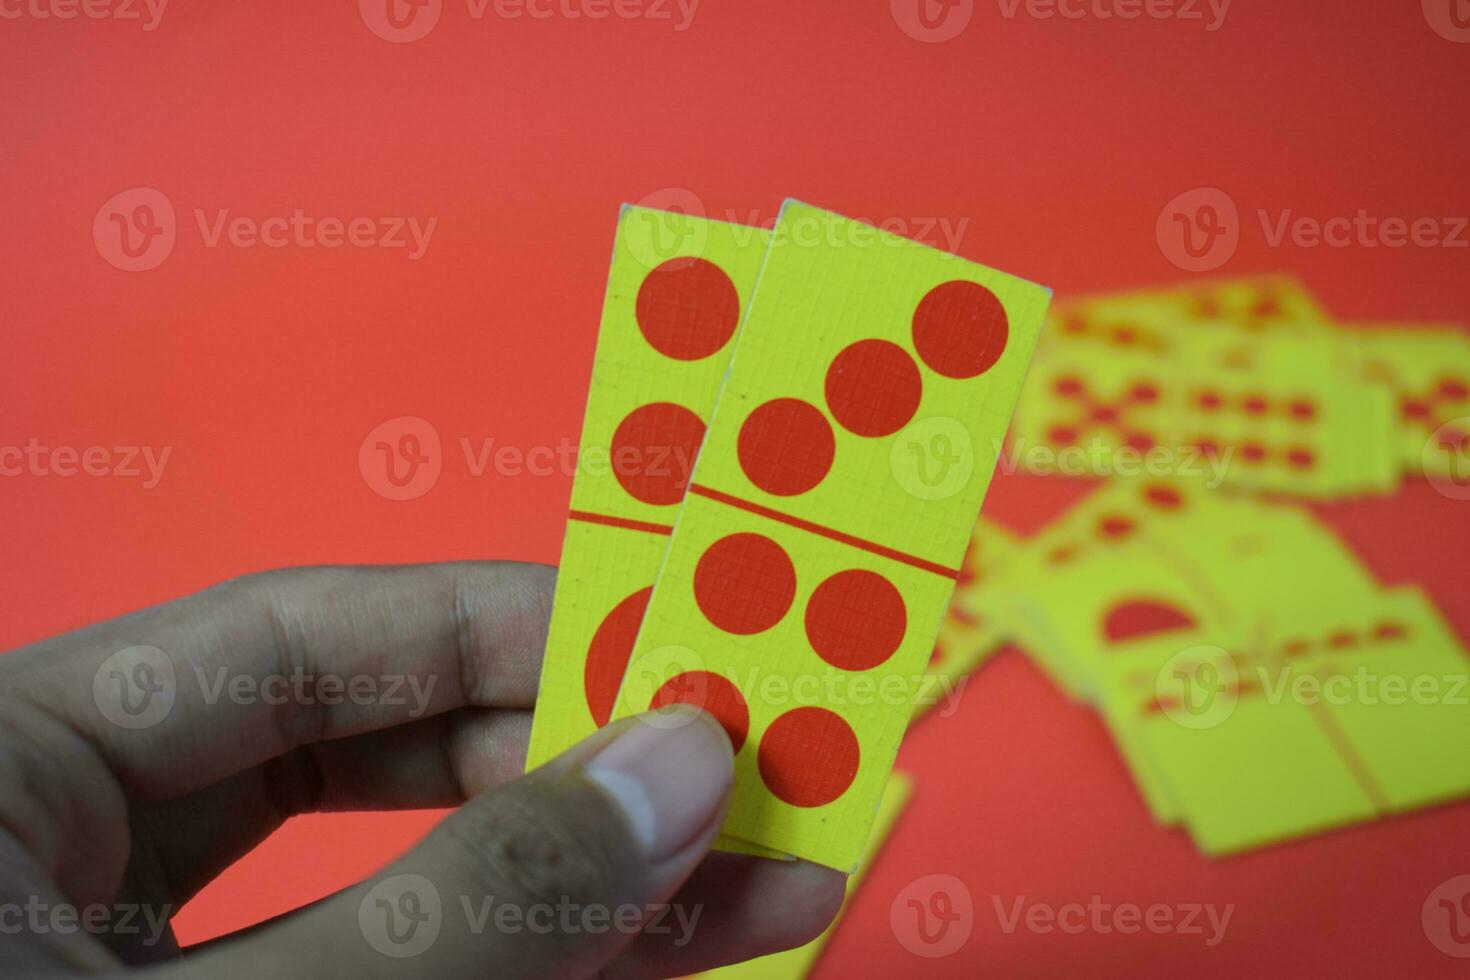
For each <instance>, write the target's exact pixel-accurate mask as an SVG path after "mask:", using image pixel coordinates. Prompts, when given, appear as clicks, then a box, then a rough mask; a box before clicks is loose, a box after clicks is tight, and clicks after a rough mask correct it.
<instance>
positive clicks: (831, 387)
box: [616, 202, 1049, 869]
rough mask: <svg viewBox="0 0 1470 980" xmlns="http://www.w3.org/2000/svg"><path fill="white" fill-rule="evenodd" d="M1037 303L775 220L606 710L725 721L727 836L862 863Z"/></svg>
mask: <svg viewBox="0 0 1470 980" xmlns="http://www.w3.org/2000/svg"><path fill="white" fill-rule="evenodd" d="M1048 298H1049V294H1048V292H1047V291H1046V290H1044V289H1043V288H1041V287H1039V286H1035V285H1033V284H1030V283H1026V282H1023V281H1021V280H1018V279H1015V278H1012V277H1010V276H1007V275H1004V274H1002V273H999V272H995V271H993V270H990V269H986V268H984V267H982V266H977V265H974V264H971V263H968V262H965V261H964V260H962V259H959V258H956V257H955V256H952V255H948V254H945V253H943V252H938V251H936V250H933V249H930V248H927V247H924V246H921V245H918V244H915V243H913V242H908V241H906V240H904V239H900V238H897V237H896V236H893V235H889V234H887V233H884V232H881V231H877V230H875V229H872V228H870V227H868V226H865V225H859V224H857V223H856V222H851V221H847V220H846V219H842V218H839V217H837V216H836V215H831V214H828V213H826V212H822V211H818V210H817V209H814V208H811V207H808V206H806V205H803V204H798V203H796V202H787V204H786V206H785V207H784V208H783V209H782V213H781V217H780V219H779V220H778V222H777V227H776V229H775V230H774V233H773V238H772V244H771V247H770V250H769V252H768V255H767V258H766V262H765V265H764V266H763V268H762V270H761V274H760V280H759V282H758V284H757V288H756V294H755V296H754V297H753V299H752V302H751V307H750V310H749V311H748V313H747V315H746V319H745V322H744V325H743V326H742V328H741V334H740V341H739V345H738V349H737V351H736V354H735V356H734V358H733V359H732V362H731V365H730V372H729V375H728V377H727V378H726V381H725V385H724V387H723V388H722V390H721V393H720V397H719V401H718V404H717V406H716V409H715V413H714V416H713V418H712V420H711V423H710V427H709V432H708V435H707V437H706V440H705V444H704V448H703V450H702V451H701V453H700V458H699V461H698V463H697V465H696V469H695V475H694V479H693V481H692V483H691V485H690V492H689V495H688V497H687V498H686V500H685V503H684V506H683V508H682V509H681V511H680V513H679V517H678V521H677V524H676V526H675V530H674V536H673V539H672V541H671V542H670V546H669V549H668V552H667V554H666V556H665V559H664V564H663V567H662V569H661V571H660V573H659V578H658V583H657V584H656V585H655V587H654V592H653V596H652V598H651V599H650V600H649V605H648V610H647V613H646V615H645V618H644V622H643V628H642V631H641V632H640V634H639V637H638V641H637V644H636V647H635V651H634V656H633V660H632V662H631V663H630V665H629V669H628V672H627V674H626V676H625V677H624V681H623V688H622V691H621V693H620V694H619V697H618V706H617V711H616V713H617V714H618V715H620V716H621V715H626V714H632V713H635V712H639V711H642V710H645V709H647V708H648V707H649V705H650V704H663V703H668V702H671V701H676V700H677V701H690V702H693V703H698V704H701V705H703V706H705V707H706V708H707V709H709V710H710V711H711V712H712V713H714V714H715V715H716V716H717V717H719V718H720V719H721V721H722V722H724V723H725V725H726V728H727V730H728V731H729V732H730V733H731V737H732V740H733V741H734V742H735V744H736V745H737V749H738V751H737V754H736V787H735V796H734V801H733V803H732V806H731V810H730V816H729V818H728V820H727V822H726V825H725V828H724V829H725V832H726V833H727V834H730V835H732V836H735V837H738V838H741V839H744V840H748V841H752V842H754V843H757V844H761V845H763V846H766V847H770V848H774V849H777V850H781V851H785V852H789V853H791V854H794V855H796V856H797V857H802V858H807V859H809V860H812V861H815V862H818V863H821V864H826V865H829V866H831V867H836V868H841V869H850V868H851V867H852V865H853V864H854V862H855V861H856V860H857V859H858V857H859V855H860V854H861V852H862V846H863V842H864V840H865V839H866V837H867V834H868V829H869V827H870V825H871V823H872V820H873V814H874V812H875V810H876V808H877V804H878V799H879V797H880V795H881V793H882V790H883V785H884V783H885V782H886V780H887V777H888V773H889V770H890V768H891V766H892V764H893V758H894V755H895V753H896V752H897V749H898V742H899V740H900V738H901V737H902V735H903V731H904V729H905V727H906V725H907V721H908V717H909V713H910V710H911V705H912V703H913V696H914V693H915V689H916V688H917V686H918V684H919V683H920V680H921V678H922V675H923V672H924V667H925V665H926V663H927V662H928V659H929V656H930V653H931V651H932V649H933V646H934V639H935V635H936V632H937V630H938V625H939V621H940V618H941V616H942V614H943V613H944V610H945V608H946V606H947V605H948V603H949V599H950V595H951V592H952V591H953V588H954V582H955V579H956V577H957V576H958V574H959V565H960V562H961V560H962V558H963V555H964V551H965V547H966V545H967V543H968V541H969V539H970V534H971V530H972V528H973V527H974V524H975V520H976V516H977V514H978V511H979V508H980V502H981V500H982V498H983V497H984V493H985V489H986V487H987V486H988V484H989V481H990V477H991V473H992V470H993V468H994V465H995V461H996V456H997V453H998V448H999V441H1000V438H1001V436H1002V433H1003V432H1004V430H1005V427H1006V424H1007V421H1008V420H1009V417H1010V413H1011V410H1012V408H1013V407H1014V403H1015V398H1016V395H1017V392H1018V390H1019V388H1020V385H1021V381H1022V379H1023V377H1024V375H1025V370H1026V365H1027V362H1028V361H1029V359H1030V355H1031V351H1032V349H1033V347H1034V345H1035V342H1036V337H1037V333H1038V331H1039V329H1040V325H1041V320H1042V316H1043V314H1044V311H1045V307H1046V303H1047V300H1048Z"/></svg>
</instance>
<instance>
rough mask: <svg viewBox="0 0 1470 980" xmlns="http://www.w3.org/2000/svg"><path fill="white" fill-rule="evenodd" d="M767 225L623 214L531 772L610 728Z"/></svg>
mask: <svg viewBox="0 0 1470 980" xmlns="http://www.w3.org/2000/svg"><path fill="white" fill-rule="evenodd" d="M768 240H769V233H767V232H765V231H762V230H759V229H753V228H744V227H739V226H735V225H729V224H725V223H722V222H717V221H707V220H704V219H701V218H695V217H692V216H689V215H683V214H673V213H669V212H660V211H650V210H647V209H643V208H634V207H628V208H624V210H623V212H622V215H621V217H620V219H619V222H618V230H617V236H616V246H615V248H614V252H613V259H612V266H611V270H610V272H609V275H608V287H607V294H606V297H605V299H604V303H603V312H602V324H601V328H600V330H599V332H598V339H597V354H596V360H595V364H594V368H593V375H592V384H591V388H590V390H589V392H588V396H587V411H586V417H585V421H584V423H583V429H582V439H581V444H580V447H579V451H578V466H577V473H576V477H575V479H574V480H573V484H572V500H571V517H570V520H569V521H568V523H567V533H566V539H565V542H564V543H563V546H562V558H561V569H560V572H559V574H558V577H557V584H556V596H555V600H554V605H553V608H552V616H551V625H550V630H549V633H548V637H547V644H546V660H545V664H544V666H543V668H542V674H541V691H540V694H539V696H538V698H537V702H536V714H535V719H534V722H533V724H532V729H531V746H530V752H529V756H528V760H527V768H534V767H535V766H538V765H540V764H541V763H543V762H545V761H547V760H548V759H550V758H551V757H553V756H555V755H558V754H560V753H561V752H563V751H565V750H566V749H568V748H570V747H571V746H572V745H574V744H575V743H577V742H579V741H581V740H582V739H583V738H585V737H586V736H587V735H590V734H591V733H592V732H593V731H595V730H596V729H597V728H598V727H600V726H601V725H603V724H605V723H606V722H607V721H608V719H609V717H610V715H611V713H612V708H613V700H614V697H615V695H616V694H617V689H618V685H619V684H620V683H621V681H622V676H623V670H624V667H625V666H626V664H627V660H628V655H629V654H630V653H631V652H632V648H633V640H634V637H636V636H637V633H638V626H639V623H640V621H641V619H642V613H643V607H644V605H645V604H646V603H647V600H648V596H649V594H650V593H651V591H652V587H653V582H654V578H655V577H656V576H657V574H658V568H659V564H660V562H662V560H663V554H664V550H665V548H666V546H667V544H668V536H669V534H670V533H671V532H672V525H673V523H674V516H675V513H676V512H677V510H678V507H679V502H680V501H681V500H682V499H683V496H684V490H685V487H686V485H687V482H688V476H689V473H690V471H691V469H692V467H693V463H694V457H695V455H696V454H697V453H698V450H699V446H700V441H701V440H702V438H703V436H704V429H705V422H706V420H707V419H708V418H709V414H710V411H711V409H712V408H713V406H714V401H715V396H716V394H717V393H718V391H719V386H720V382H721V380H722V379H723V378H724V374H725V369H726V367H727V366H728V364H729V358H730V352H731V350H732V349H733V348H734V335H735V332H736V328H737V327H738V324H739V319H740V313H741V310H743V309H744V307H745V304H746V302H747V301H748V300H749V298H750V292H751V289H752V287H753V286H754V283H755V277H756V273H757V271H758V269H759V267H760V262H761V258H762V256H763V255H764V254H765V249H766V245H767V242H768Z"/></svg>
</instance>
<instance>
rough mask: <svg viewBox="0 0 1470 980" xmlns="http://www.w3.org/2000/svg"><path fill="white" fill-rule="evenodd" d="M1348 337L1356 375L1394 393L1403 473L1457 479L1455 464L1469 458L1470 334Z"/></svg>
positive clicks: (1415, 331)
mask: <svg viewBox="0 0 1470 980" xmlns="http://www.w3.org/2000/svg"><path fill="white" fill-rule="evenodd" d="M1350 336H1351V337H1352V339H1353V340H1354V341H1356V345H1355V347H1356V350H1355V355H1356V361H1357V363H1356V367H1357V369H1358V371H1359V373H1360V375H1361V376H1362V377H1364V378H1366V379H1367V380H1368V381H1371V382H1373V383H1375V384H1381V385H1384V386H1385V387H1387V388H1388V389H1389V390H1390V391H1391V392H1392V397H1393V400H1394V403H1395V408H1396V418H1397V427H1396V432H1395V435H1394V442H1395V445H1396V447H1397V448H1396V452H1397V454H1398V457H1399V462H1400V466H1401V468H1402V469H1404V470H1406V471H1408V472H1411V473H1421V472H1422V473H1426V474H1430V475H1434V476H1440V477H1447V476H1452V475H1456V473H1455V469H1454V467H1455V464H1456V463H1457V462H1460V461H1463V460H1464V459H1465V457H1466V456H1467V455H1470V334H1466V333H1465V331H1464V330H1463V328H1460V327H1454V326H1443V327H1436V328H1428V327H1421V326H1413V327H1410V326H1395V327H1377V328H1374V329H1368V330H1360V331H1355V332H1353V333H1352V334H1351V335H1350ZM1461 465H1462V466H1463V463H1462V464H1461ZM1459 476H1460V478H1461V479H1463V478H1464V474H1463V473H1460V474H1459Z"/></svg>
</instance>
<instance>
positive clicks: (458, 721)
mask: <svg viewBox="0 0 1470 980" xmlns="http://www.w3.org/2000/svg"><path fill="white" fill-rule="evenodd" d="M530 731H531V712H529V711H504V710H499V709H483V708H461V709H459V710H457V711H452V712H450V713H449V714H447V715H439V716H437V717H434V718H428V719H425V720H423V721H419V722H414V723H412V724H409V725H400V726H399V727H397V728H392V729H388V730H385V731H381V732H368V733H366V734H363V735H355V736H352V737H351V738H344V739H339V740H337V741H335V742H318V743H315V744H312V745H303V746H302V747H301V748H299V749H296V750H294V751H292V752H288V753H286V754H285V755H283V756H279V757H277V758H275V759H272V760H270V761H269V762H267V763H265V764H264V765H261V766H257V767H255V768H253V769H249V770H246V771H245V772H243V773H240V774H238V775H236V776H231V777H230V778H228V779H225V780H222V781H220V782H218V783H216V784H215V785H213V786H210V787H207V788H205V789H202V790H198V791H196V792H194V793H191V794H189V795H188V796H183V797H179V798H177V799H173V800H164V801H157V802H152V803H142V804H138V805H136V806H135V807H134V808H133V811H132V813H131V815H130V823H131V824H132V830H133V839H134V841H135V847H134V855H133V856H134V868H135V869H137V870H136V871H135V877H139V876H141V875H143V874H144V873H145V872H144V871H143V869H145V868H147V869H151V871H150V872H149V873H152V874H157V875H159V876H160V877H158V878H156V879H148V880H142V881H138V882H137V885H138V887H140V888H145V889H146V890H147V896H148V898H149V899H150V900H151V901H153V902H154V903H155V904H160V905H162V904H170V905H173V906H179V905H182V904H183V903H184V902H186V901H188V900H189V899H190V898H192V897H193V896H194V895H195V894H196V893H197V892H198V891H199V889H201V888H203V887H204V885H206V884H208V883H209V882H210V881H212V880H213V879H214V878H215V876H216V875H218V874H219V873H220V872H221V871H223V870H224V869H225V868H226V867H228V866H229V865H231V864H233V863H234V862H235V861H236V860H238V859H239V858H241V857H243V856H244V855H245V854H246V853H247V852H249V851H250V850H251V849H252V848H254V847H255V846H256V845H257V844H259V843H260V842H261V841H263V840H264V839H265V838H266V837H267V836H269V835H270V834H271V833H273V832H274V831H275V830H276V829H277V828H278V827H280V826H281V825H282V824H283V823H285V822H286V820H288V819H289V818H291V817H294V816H297V815H299V814H303V813H318V812H330V811H344V810H404V809H412V810H420V809H438V808H442V807H453V806H458V805H460V804H461V803H463V802H464V801H465V800H466V799H468V798H469V797H470V796H473V795H475V794H478V793H481V792H484V791H486V790H489V789H493V788H495V787H497V786H500V785H502V784H504V783H507V782H510V781H511V780H513V779H515V778H517V777H519V776H520V775H521V773H522V772H523V771H524V770H525V763H526V747H527V744H528V742H529V740H530Z"/></svg>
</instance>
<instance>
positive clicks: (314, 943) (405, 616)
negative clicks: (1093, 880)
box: [0, 563, 843, 980]
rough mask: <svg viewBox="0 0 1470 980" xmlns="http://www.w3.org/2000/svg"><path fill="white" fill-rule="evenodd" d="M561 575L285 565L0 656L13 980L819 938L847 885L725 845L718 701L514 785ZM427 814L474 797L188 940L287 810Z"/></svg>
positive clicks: (609, 962) (498, 967)
mask: <svg viewBox="0 0 1470 980" xmlns="http://www.w3.org/2000/svg"><path fill="white" fill-rule="evenodd" d="M553 582H554V573H553V571H552V570H551V569H548V568H545V567H542V566H533V565H519V564H511V563H463V564H446V565H423V566H408V567H399V568H317V569H302V570H286V571H278V572H269V573H265V574H260V575H251V576H247V577H245V578H241V579H238V580H235V581H231V582H227V583H225V584H223V585H219V586H216V587H214V588H212V589H209V590H207V591H205V592H202V593H200V594H198V595H194V596H190V597H188V598H185V599H181V600H179V601H176V602H172V603H168V604H166V605H162V606H157V607H154V608H151V609H147V610H144V611H142V612H138V613H135V614H133V615H130V616H126V617H123V618H121V619H116V620H112V621H109V622H105V623H101V624H99V625H96V626H93V627H90V628H88V629H85V630H81V631H78V632H76V633H71V634H67V635H64V636H60V637H56V638H54V639H51V640H47V641H43V642H40V643H36V644H34V645H32V646H29V647H24V648H21V649H19V650H16V651H14V652H12V653H9V654H6V655H4V656H0V972H4V973H6V974H7V975H10V974H11V973H12V971H13V972H14V973H15V974H16V975H24V974H26V973H30V974H58V973H59V974H97V973H108V972H113V971H122V970H124V969H126V968H127V967H129V966H145V967H152V972H153V973H154V974H155V975H158V976H165V975H167V976H180V977H192V976H209V975H216V974H224V975H230V976H236V975H239V976H269V977H272V978H275V980H289V978H293V977H312V978H314V980H315V978H319V977H321V976H322V975H324V974H325V975H333V976H335V975H343V976H352V977H376V976H390V975H398V974H401V973H403V972H407V970H412V971H413V973H414V974H415V975H416V976H424V977H436V976H445V977H451V976H452V977H460V976H466V975H475V974H482V975H493V976H496V977H558V978H560V977H579V976H588V975H594V974H595V975H600V976H606V977H618V978H623V977H627V978H638V977H645V976H669V975H676V974H683V973H690V972H695V971H699V970H703V969H708V968H711V967H714V966H717V965H720V964H723V963H727V962H732V961H737V960H741V959H747V958H750V957H753V956H759V955H764V954H766V953H770V952H775V951H777V950H780V949H784V948H788V947H791V946H795V945H800V944H801V943H804V942H806V941H808V940H810V939H812V938H814V937H815V936H816V935H817V934H818V933H820V932H821V930H822V929H823V928H825V926H826V925H827V923H828V922H829V921H830V920H831V918H832V917H833V916H834V915H835V914H836V911H837V909H838V907H839V905H840V903H841V900H842V891H843V878H842V875H840V874H839V873H837V872H834V871H830V870H828V869H825V868H819V867H816V866H814V865H811V864H806V863H804V862H780V861H766V860H761V859H758V858H745V857H740V856H737V855H731V854H724V853H713V854H712V853H709V846H710V843H711V841H712V840H713V838H714V835H715V833H716V832H717V830H718V828H719V826H720V824H721V822H722V820H723V817H724V813H725V809H726V807H727V805H728V803H729V797H730V788H731V779H732V774H731V765H732V763H731V755H730V745H729V742H728V740H727V738H726V737H725V735H724V733H723V731H722V730H721V729H720V728H719V726H718V725H717V724H715V723H713V722H712V721H711V720H710V719H709V718H708V716H706V715H703V714H702V713H699V712H692V711H690V709H682V710H683V711H685V712H688V714H687V715H686V716H682V717H675V718H670V717H667V716H665V717H662V718H659V719H657V723H649V722H648V721H646V720H644V719H627V720H624V721H622V722H617V723H614V724H612V725H609V726H608V727H607V728H605V729H603V730H602V731H600V732H598V733H597V734H595V735H593V736H592V737H591V738H589V739H588V740H587V741H585V742H583V743H582V744H581V745H579V746H577V747H575V748H574V749H572V750H571V751H570V752H568V753H567V754H566V755H564V756H562V757H561V758H559V759H556V760H554V761H553V762H551V763H549V764H548V765H546V766H544V767H541V768H539V769H537V770H536V771H535V772H533V773H531V774H529V775H525V776H522V775H521V771H522V767H523V765H524V759H525V753H526V743H527V737H528V734H529V731H530V720H531V708H532V705H533V704H534V701H535V697H536V687H537V681H538V678H539V676H540V668H541V656H542V651H543V649H544V645H545V640H546V623H547V618H548V615H549V610H550V604H551V594H552V585H553ZM385 678H397V679H399V680H400V681H401V683H399V684H397V685H393V684H384V683H382V681H383V680H384V679H385ZM330 679H340V681H341V685H342V686H340V687H339V686H337V682H336V681H333V680H330ZM353 684H356V685H358V686H357V688H356V689H355V690H356V694H354V688H353V687H352V686H351V685H353ZM390 687H391V688H393V690H391V691H390V690H389V688H390ZM410 692H411V693H410ZM645 717H647V716H645ZM434 807H457V808H458V809H456V810H455V811H454V812H453V813H451V814H450V815H449V816H448V817H447V818H446V819H445V820H444V821H443V822H442V823H440V824H439V825H438V826H437V827H436V828H435V829H434V830H433V831H432V832H431V833H430V834H429V835H428V836H427V837H426V838H425V839H424V840H423V841H422V842H420V843H419V845H418V846H416V847H415V848H413V849H412V850H411V851H409V852H408V853H407V854H405V855H403V856H402V857H400V858H399V859H398V860H396V861H395V862H393V863H392V864H391V865H390V866H388V867H387V868H385V869H384V870H383V871H382V872H380V873H379V874H378V875H376V876H374V877H373V878H372V879H370V880H368V881H365V882H362V883H359V884H358V885H355V886H353V887H351V888H348V889H346V890H344V891H341V892H339V893H337V894H335V895H332V896H330V897H328V898H326V899H323V900H322V901H320V902H317V903H315V904H313V905H311V906H308V907H307V908H304V909H300V910H297V911H295V912H292V913H290V914H288V915H286V916H283V917H281V918H280V919H276V920H273V921H272V922H270V923H266V924H264V925H262V926H258V927H255V928H253V929H250V930H246V931H245V932H243V933H240V934H237V935H235V936H231V937H225V938H223V939H221V940H216V941H213V942H210V943H207V944H203V945H202V946H201V947H196V948H194V949H193V950H190V951H188V952H187V953H186V954H185V955H183V956H182V957H180V956H179V948H178V946H177V944H176V943H175V941H174V938H173V934H172V930H171V928H170V927H168V926H167V916H168V915H170V914H171V913H172V911H175V910H177V909H178V908H179V906H181V905H182V904H183V903H185V902H187V901H188V900H189V899H190V898H191V897H192V896H193V895H194V894H195V893H196V892H198V891H199V889H201V888H202V887H203V886H204V885H205V884H207V883H208V882H209V881H210V880H212V879H213V878H214V877H215V876H216V875H218V874H219V873H220V872H221V871H222V870H224V869H225V868H226V867H228V866H229V865H230V864H231V863H232V862H234V861H235V860H236V859H238V858H239V857H241V856H242V855H243V854H245V853H246V852H247V851H249V850H250V849H251V848H253V847H254V846H255V845H256V844H258V843H259V842H260V841H262V840H263V839H264V838H265V837H266V836H267V835H268V834H270V833H271V832H272V831H273V830H275V829H276V828H277V827H279V826H280V825H281V824H282V823H283V822H284V821H285V820H286V819H287V818H289V817H291V816H293V815H296V814H300V813H309V812H315V811H333V810H337V811H340V810H376V809H402V808H434ZM661 903H672V904H673V906H674V910H675V912H677V913H678V914H677V915H666V916H665V917H664V920H663V921H662V923H661V925H662V928H658V929H655V928H651V927H650V925H651V924H650V921H649V920H648V917H647V910H648V909H649V907H650V906H653V905H657V904H661ZM547 906H549V907H550V910H551V911H552V912H554V913H555V915H554V916H552V915H551V914H550V912H547V911H546V907H547ZM504 908H510V909H511V910H512V912H513V913H514V915H512V916H511V917H502V916H500V915H499V914H498V913H499V910H501V909H504ZM103 910H105V914H104V912H103ZM563 910H567V911H565V912H563ZM635 910H636V911H635ZM124 916H127V917H128V918H129V920H130V928H128V929H125V928H123V925H122V920H123V917H124ZM516 916H518V917H519V918H518V920H517V919H516ZM553 918H554V921H552V919H553ZM513 920H515V921H518V924H517V925H515V926H514V927H512V926H510V925H507V923H509V922H512V921H513ZM691 920H692V921H691ZM155 923H156V928H153V927H152V926H153V925H154V924H155ZM548 926H549V927H548ZM409 956H411V957H412V958H406V957H409Z"/></svg>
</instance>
